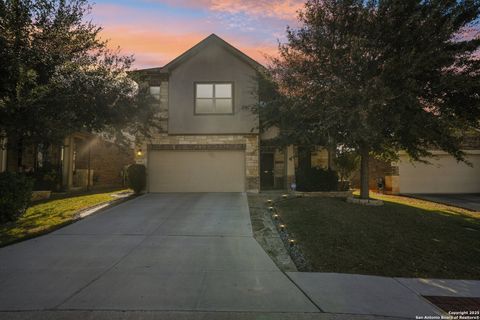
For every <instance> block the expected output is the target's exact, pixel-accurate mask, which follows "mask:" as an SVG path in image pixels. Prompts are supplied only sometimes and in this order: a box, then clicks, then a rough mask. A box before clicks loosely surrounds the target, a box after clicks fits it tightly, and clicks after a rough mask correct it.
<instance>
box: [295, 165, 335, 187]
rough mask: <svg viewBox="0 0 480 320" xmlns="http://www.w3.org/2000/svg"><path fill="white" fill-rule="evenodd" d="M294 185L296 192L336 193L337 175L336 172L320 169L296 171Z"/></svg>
mask: <svg viewBox="0 0 480 320" xmlns="http://www.w3.org/2000/svg"><path fill="white" fill-rule="evenodd" d="M296 183H297V190H298V191H307V192H309V191H337V190H338V174H337V172H336V171H333V170H329V169H322V168H311V169H307V170H298V171H297V172H296Z"/></svg>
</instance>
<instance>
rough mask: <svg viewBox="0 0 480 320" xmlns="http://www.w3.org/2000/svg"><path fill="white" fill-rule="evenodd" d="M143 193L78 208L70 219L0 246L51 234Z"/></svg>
mask: <svg viewBox="0 0 480 320" xmlns="http://www.w3.org/2000/svg"><path fill="white" fill-rule="evenodd" d="M141 195H143V194H140V195H136V194H133V193H132V194H130V195H128V196H125V197H120V198H116V199H112V200H110V201H108V202H103V203H100V204H96V205H93V206H90V207H87V208H83V209H81V210H78V211H76V212H75V213H73V214H72V219H70V220H67V221H64V222H61V223H58V224H55V225H52V226H50V227H49V228H47V229H42V230H40V231H36V232H33V233H29V234H26V235H24V236H22V237H19V238H17V239H13V240H11V241H6V242H3V243H0V248H2V247H6V246H9V245H13V244H16V243H19V242H23V241H26V240H30V239H33V238H37V237H40V236H43V235H46V234H49V233H51V232H54V231H56V230H59V229H61V228H63V227H66V226H68V225H70V224H72V223H75V222H77V221H79V220H82V219H84V218H87V217H89V216H91V215H93V214H98V213H101V212H103V211H106V210H108V209H111V208H113V207H115V206H118V205H120V204H122V203H124V202H127V201H130V200H134V199H136V198H138V197H139V196H141Z"/></svg>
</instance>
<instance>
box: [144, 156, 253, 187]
mask: <svg viewBox="0 0 480 320" xmlns="http://www.w3.org/2000/svg"><path fill="white" fill-rule="evenodd" d="M148 168H149V170H148V173H149V174H148V179H149V190H150V192H243V191H244V190H245V153H244V151H178V150H177V151H151V152H150V154H149V159H148Z"/></svg>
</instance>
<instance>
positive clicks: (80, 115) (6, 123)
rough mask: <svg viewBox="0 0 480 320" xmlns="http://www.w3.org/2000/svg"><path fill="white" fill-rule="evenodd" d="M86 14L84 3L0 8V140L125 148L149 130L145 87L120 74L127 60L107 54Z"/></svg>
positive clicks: (151, 114)
mask: <svg viewBox="0 0 480 320" xmlns="http://www.w3.org/2000/svg"><path fill="white" fill-rule="evenodd" d="M90 10H91V7H90V6H89V4H88V2H87V0H36V1H35V0H0V53H1V57H0V59H1V60H0V134H3V136H6V137H8V139H9V141H10V142H14V143H16V144H18V145H19V146H20V149H21V146H22V145H27V144H35V145H39V144H40V145H43V146H44V147H48V145H50V144H54V143H61V141H63V139H64V138H65V137H66V136H68V135H69V134H71V133H73V132H76V131H87V132H96V133H100V132H101V133H102V134H104V135H107V136H108V137H110V138H114V139H116V140H117V141H120V142H123V143H126V142H127V139H129V138H130V139H131V136H132V135H135V134H139V133H143V134H148V128H149V127H150V128H151V126H152V125H154V124H155V120H156V117H155V109H154V107H153V105H152V103H151V102H152V101H153V100H152V99H153V98H152V97H150V96H149V94H148V87H147V86H146V84H144V83H142V82H141V81H140V79H133V78H132V76H130V75H129V74H128V73H127V72H128V70H129V69H130V67H131V65H132V62H133V57H131V56H123V55H121V54H120V52H119V49H117V50H110V49H108V47H107V45H108V43H107V42H106V41H103V40H102V39H101V38H100V36H99V33H100V31H101V28H100V27H98V26H96V25H94V24H93V23H91V22H88V21H85V20H86V15H87V14H88V13H89V11H90ZM135 80H137V81H135Z"/></svg>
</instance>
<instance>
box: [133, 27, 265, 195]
mask: <svg viewBox="0 0 480 320" xmlns="http://www.w3.org/2000/svg"><path fill="white" fill-rule="evenodd" d="M259 68H262V66H261V65H260V64H259V63H257V62H256V61H254V60H253V59H251V58H250V57H248V56H246V55H245V54H244V53H242V52H241V51H239V50H237V49H236V48H234V47H233V46H231V45H230V44H228V43H227V42H225V41H224V40H222V39H221V38H219V37H218V36H216V35H213V34H212V35H210V36H209V37H207V38H206V39H204V40H203V41H201V42H200V43H198V44H197V45H195V46H194V47H192V48H191V49H190V50H188V51H186V52H185V53H183V54H182V55H180V56H179V57H177V58H176V59H174V60H173V61H171V62H170V63H168V64H167V65H165V66H164V67H161V68H152V69H145V70H139V71H140V72H143V73H144V74H146V75H147V76H148V80H149V84H150V92H151V94H152V95H153V96H155V97H156V98H157V100H158V102H159V106H158V107H159V113H160V114H161V118H162V130H159V131H158V132H155V134H154V136H153V138H152V139H149V140H148V141H144V142H143V143H142V145H140V146H139V148H140V149H141V150H143V151H142V152H138V151H137V160H140V161H141V162H144V163H145V164H146V166H147V169H148V171H147V172H148V186H147V189H148V191H149V192H243V191H258V190H259V185H260V179H259V133H258V118H257V117H256V116H255V115H254V114H253V113H252V112H251V111H250V110H248V108H245V107H246V106H249V105H253V104H255V103H257V101H258V100H257V99H258V98H257V97H256V94H255V91H256V85H257V83H256V75H257V71H258V70H259ZM138 158H140V159H138Z"/></svg>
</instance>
